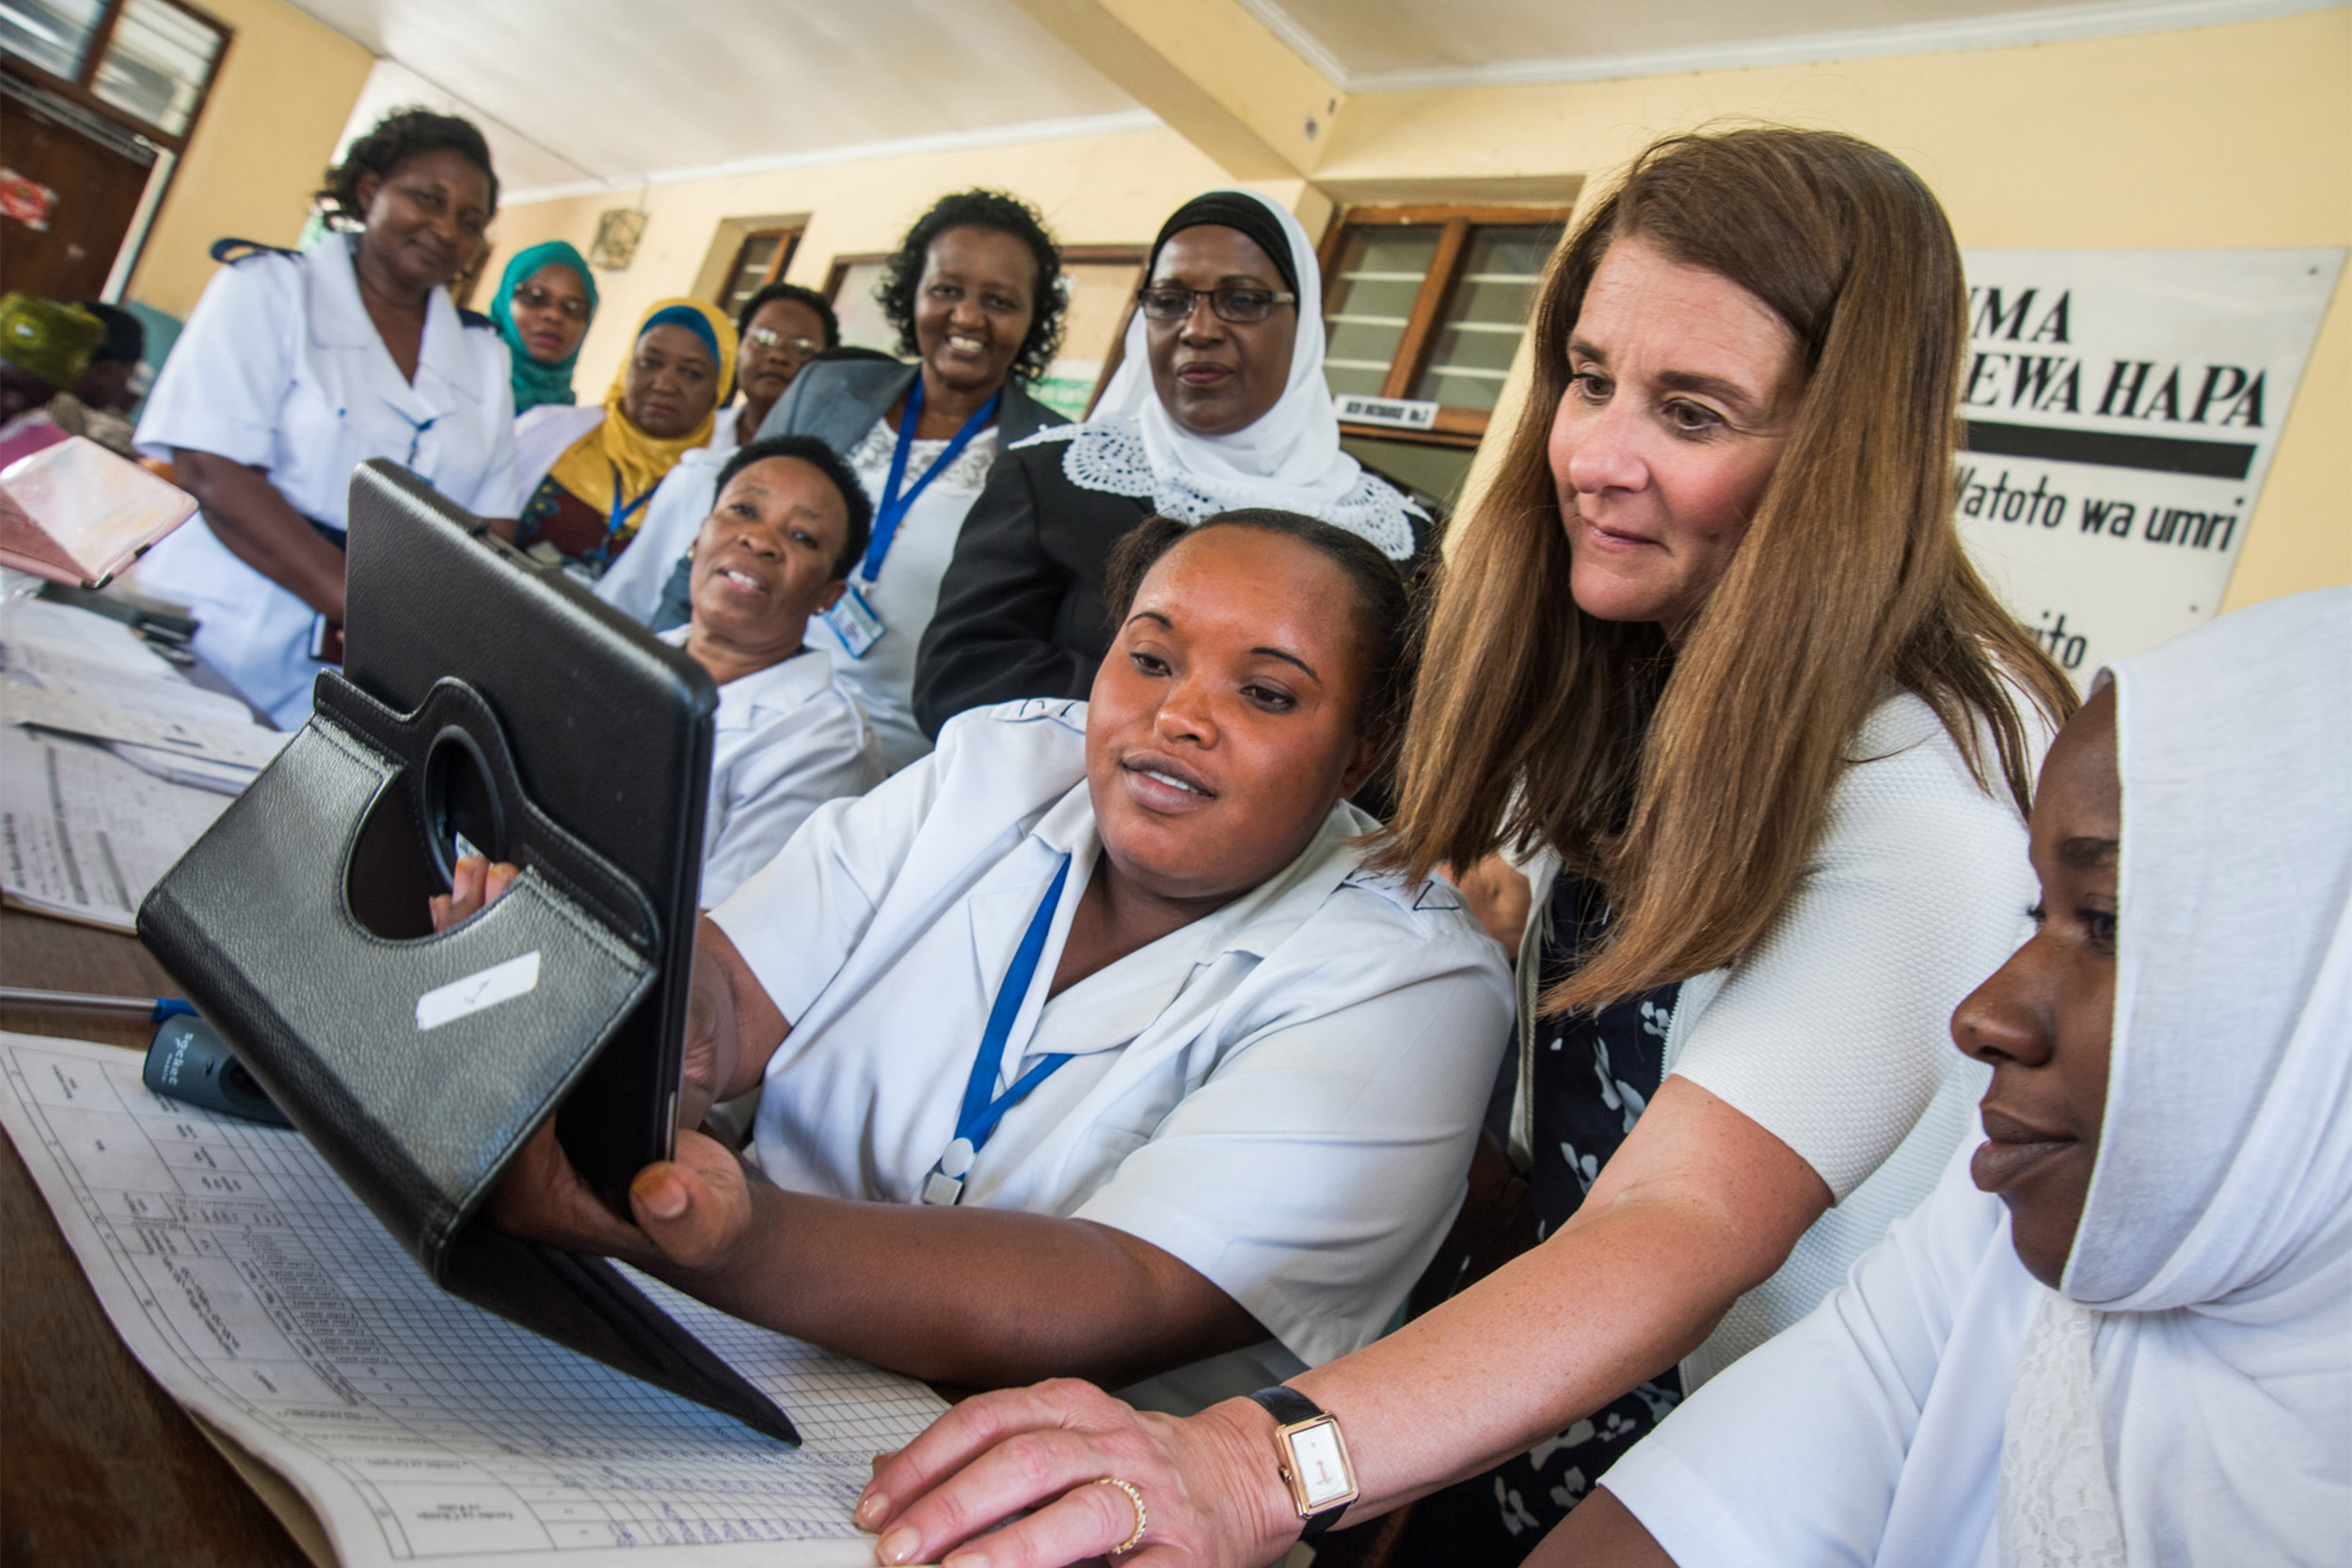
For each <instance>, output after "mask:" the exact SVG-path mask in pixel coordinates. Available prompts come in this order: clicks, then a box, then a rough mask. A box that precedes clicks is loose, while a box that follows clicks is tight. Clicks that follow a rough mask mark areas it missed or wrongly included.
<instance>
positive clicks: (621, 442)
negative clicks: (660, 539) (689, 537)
mask: <svg viewBox="0 0 2352 1568" xmlns="http://www.w3.org/2000/svg"><path fill="white" fill-rule="evenodd" d="M657 326H682V327H685V328H686V329H687V330H688V331H690V332H691V333H693V334H694V335H695V336H696V337H698V338H700V339H701V340H702V341H703V342H704V343H705V344H706V345H707V347H708V348H709V350H710V354H711V357H712V358H713V359H714V360H716V361H717V373H718V377H719V380H718V388H719V391H718V395H719V396H720V397H724V396H725V395H726V389H727V388H729V387H731V386H733V385H734V384H735V324H734V323H733V322H731V321H729V320H727V319H726V317H724V316H723V315H721V314H720V313H719V311H718V309H717V308H716V307H714V306H709V305H705V304H704V303H703V302H702V301H701V300H699V299H664V300H658V301H656V302H655V303H654V305H653V307H652V308H651V309H648V310H646V312H645V313H644V316H643V317H641V318H639V320H638V323H637V330H636V331H635V332H633V333H631V334H630V335H629V340H628V357H625V358H624V359H623V360H622V361H621V368H620V369H619V370H618V371H617V372H614V373H613V376H612V389H611V390H609V391H607V392H606V393H605V394H604V420H603V422H602V423H600V424H598V425H597V426H596V429H594V430H592V431H590V432H589V433H588V434H587V435H585V436H581V437H580V439H579V440H577V441H574V442H573V443H572V444H571V445H570V446H569V447H567V448H565V449H564V455H563V456H561V457H559V458H557V459H556V460H555V467H552V468H550V469H548V478H549V479H552V480H554V481H555V482H556V483H558V484H561V485H562V486H563V487H564V489H566V490H569V491H570V492H571V493H572V494H573V495H575V496H578V497H579V498H580V499H581V500H583V501H585V502H587V503H588V504H589V505H590V506H592V507H595V508H596V510H597V511H598V512H609V511H611V510H612V496H613V488H612V483H613V480H614V479H615V478H616V477H617V478H618V479H619V481H620V498H621V504H622V505H623V506H624V507H628V506H629V505H632V504H634V503H635V502H636V501H638V500H639V499H642V498H644V496H646V495H649V494H651V493H652V490H653V487H654V486H655V485H657V484H659V483H661V478H662V476H663V475H664V474H667V473H668V472H669V471H670V470H671V469H672V468H675V467H677V461H678V459H679V458H681V457H683V456H685V455H686V454H687V453H688V452H690V451H693V450H694V449H695V448H696V447H699V446H702V445H704V444H705V443H706V442H707V441H708V440H709V439H710V427H711V421H712V419H713V417H714V415H715V414H716V412H717V408H718V404H717V401H716V399H715V398H714V399H713V401H712V404H711V408H712V413H710V414H706V415H704V416H703V418H702V422H701V423H700V424H697V425H696V426H695V427H694V428H693V429H691V430H690V431H688V432H687V433H686V434H685V435H683V436H679V437H678V438H677V439H675V440H674V441H663V440H659V439H657V438H655V437H654V436H648V435H646V434H645V433H644V431H642V430H640V429H638V428H637V426H636V425H635V424H634V423H633V422H632V421H631V420H630V419H629V417H628V415H627V414H626V413H624V412H623V411H622V409H621V394H622V393H623V392H625V391H627V390H628V362H629V359H630V358H634V357H635V356H636V353H637V344H638V341H639V340H641V339H643V338H644V335H645V334H646V333H647V332H649V331H651V330H652V329H653V328H655V327H657ZM642 516H643V513H639V514H638V515H637V516H633V517H631V518H629V519H628V523H626V524H624V525H623V526H622V527H621V529H620V530H619V534H618V538H617V539H616V540H615V541H614V543H615V544H616V545H617V544H618V543H619V542H620V541H621V540H626V539H628V538H629V537H630V536H632V535H633V534H634V533H635V532H636V528H635V526H634V525H635V523H636V522H637V521H638V520H639V518H640V517H642Z"/></svg>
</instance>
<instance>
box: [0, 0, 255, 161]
mask: <svg viewBox="0 0 2352 1568" xmlns="http://www.w3.org/2000/svg"><path fill="white" fill-rule="evenodd" d="M129 3H130V0H106V7H105V9H104V10H103V11H101V12H100V13H99V17H98V24H97V25H96V26H95V27H93V28H92V29H91V30H90V38H89V47H88V48H87V50H86V51H84V52H83V55H82V68H81V71H79V72H78V73H77V74H76V75H74V76H72V77H71V78H69V77H64V76H57V75H53V74H51V73H50V72H49V71H43V70H42V69H41V68H40V67H39V66H37V65H35V64H33V63H32V62H31V61H29V60H25V59H22V58H20V57H19V56H17V55H0V71H7V72H8V74H9V75H11V76H14V77H16V78H18V79H19V80H21V81H25V82H30V83H32V84H34V85H35V86H37V87H42V88H45V89H46V90H48V91H50V92H53V93H55V94H56V95H57V96H58V97H60V98H62V99H64V100H66V102H68V103H72V104H73V105H74V106H75V107H76V108H80V109H86V110H87V111H88V112H89V113H91V114H94V115H97V116H99V117H100V118H101V119H106V120H110V121H112V122H113V123H114V124H117V125H119V126H121V127H122V128H123V129H124V130H126V131H129V132H131V133H132V134H133V135H139V136H144V137H145V138H146V139H147V140H149V141H151V142H153V143H154V144H155V145H156V146H157V147H160V148H163V149H165V150H167V151H168V152H170V153H171V154H172V157H173V159H174V164H173V167H172V170H171V172H172V173H174V174H177V173H178V172H179V166H178V162H177V160H178V159H180V158H181V157H183V155H185V153H186V152H187V150H188V144H189V143H190V142H191V141H193V140H194V139H195V138H196V133H197V128H198V127H199V126H200V125H201V124H203V122H204V106H205V105H206V104H207V103H211V102H212V97H213V88H214V87H215V85H216V84H217V83H218V82H219V81H220V73H221V70H222V68H223V67H225V66H227V65H228V63H229V51H230V49H232V48H234V47H235V46H236V41H237V30H236V29H235V28H234V27H231V26H230V25H229V24H227V23H226V22H223V21H222V20H221V19H220V18H218V17H216V16H215V15H213V13H212V12H210V11H208V10H205V9H203V8H200V7H198V6H192V5H189V4H188V0H161V3H162V4H164V5H167V6H169V7H170V8H172V9H174V10H176V11H183V12H185V13H186V14H187V15H189V16H191V17H194V18H195V19H196V20H197V22H198V23H199V24H201V25H203V26H205V27H209V28H211V29H212V30H213V31H214V32H215V33H217V34H219V35H220V53H218V54H217V55H214V56H213V68H212V70H211V71H209V72H208V73H207V74H206V75H205V78H204V82H203V85H202V86H201V87H199V88H198V89H197V93H196V106H195V107H194V108H192V109H190V110H189V111H188V128H187V129H186V130H185V131H183V132H181V133H179V134H178V135H173V134H172V133H171V132H168V131H166V130H165V129H164V128H163V127H161V126H159V125H153V124H150V123H149V122H148V121H146V120H143V119H139V118H138V117H137V116H136V115H134V114H132V113H131V112H130V111H129V110H127V109H123V108H120V107H119V106H118V105H116V104H113V103H107V102H106V101H105V100H104V99H103V98H101V97H99V96H98V94H97V92H96V90H95V89H94V84H95V83H96V82H97V80H98V65H99V62H100V61H101V60H103V59H104V58H105V57H106V47H107V45H109V44H110V43H112V42H113V41H114V36H115V24H116V23H118V22H119V21H120V20H121V19H122V12H123V8H124V7H126V6H127V5H129ZM166 194H168V191H167V192H166Z"/></svg>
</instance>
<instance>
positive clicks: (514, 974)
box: [417, 948, 539, 1031]
mask: <svg viewBox="0 0 2352 1568" xmlns="http://www.w3.org/2000/svg"><path fill="white" fill-rule="evenodd" d="M538 985H539V952H538V949H536V948H533V949H532V951H530V952H528V953H525V954H524V955H523V956H522V957H521V958H509V959H507V960H506V961H505V962H504V963H501V964H492V965H491V966H490V967H489V968H487V969H485V970H482V971H480V972H478V973H476V974H469V975H467V976H466V977H465V978H464V979H462V980H452V981H451V982H450V983H449V984H448V985H446V986H437V987H435V988H434V989H433V990H429V991H426V992H425V993H424V994H423V995H422V996H420V997H418V998H417V1028H418V1029H419V1030H420V1031H422V1030H426V1029H438V1028H439V1027H440V1026H441V1025H442V1024H444V1023H453V1022H456V1021H457V1020H459V1019H461V1018H465V1017H467V1016H469V1014H473V1013H478V1012H480V1011H481V1010H482V1009H483V1008H485V1007H495V1006H498V1005H499V1004H500V1003H501V1002H512V1001H513V1000H514V999H515V998H516V997H517V996H528V995H530V994H531V992H532V991H533V990H537V989H538Z"/></svg>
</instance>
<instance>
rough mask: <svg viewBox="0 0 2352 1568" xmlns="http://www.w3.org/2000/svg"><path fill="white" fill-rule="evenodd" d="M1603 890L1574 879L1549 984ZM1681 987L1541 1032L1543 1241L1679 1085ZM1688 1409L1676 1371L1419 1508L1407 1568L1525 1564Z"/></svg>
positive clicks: (1537, 1184)
mask: <svg viewBox="0 0 2352 1568" xmlns="http://www.w3.org/2000/svg"><path fill="white" fill-rule="evenodd" d="M1608 922H1609V911H1608V906H1607V902H1606V900H1605V899H1603V898H1602V896H1601V894H1600V890H1599V888H1598V887H1597V886H1596V885H1595V884H1594V883H1591V882H1588V881H1584V880H1581V879H1577V878H1574V877H1568V876H1563V877H1562V878H1561V879H1560V880H1559V883H1558V884H1557V885H1556V886H1555V887H1554V889H1553V891H1552V895H1551V936H1550V939H1549V941H1548V942H1546V943H1545V944H1544V952H1543V970H1542V975H1541V983H1542V985H1543V987H1544V988H1545V989H1547V990H1549V988H1550V987H1551V986H1552V985H1554V984H1555V983H1557V982H1558V981H1560V980H1562V979H1564V978H1565V977H1566V976H1567V975H1569V974H1573V973H1574V972H1575V970H1576V967H1577V966H1578V965H1579V964H1580V963H1581V962H1582V961H1583V958H1584V956H1585V955H1587V954H1589V953H1591V952H1592V951H1593V950H1594V948H1595V946H1596V945H1597V943H1598V942H1599V941H1600V940H1601V937H1602V935H1603V934H1604V932H1605V931H1606V930H1607V927H1608ZM1680 990H1681V988H1680V986H1678V985H1671V986H1661V987H1659V988H1658V989H1657V990H1651V991H1645V992H1644V993H1643V994H1642V995H1639V996H1635V997H1629V998H1628V999H1627V1000H1625V1001H1623V1002H1619V1003H1616V1004H1613V1006H1609V1007H1606V1008H1604V1009H1602V1011H1601V1012H1600V1013H1598V1014H1597V1015H1596V1016H1593V1017H1571V1018H1546V1019H1542V1020H1540V1021H1538V1022H1537V1023H1536V1026H1535V1036H1534V1042H1535V1060H1534V1071H1533V1074H1532V1103H1531V1105H1530V1110H1531V1111H1532V1113H1533V1117H1532V1119H1533V1122H1534V1162H1535V1166H1534V1178H1533V1186H1534V1210H1535V1234H1534V1237H1533V1238H1532V1241H1533V1242H1540V1241H1542V1240H1543V1239H1544V1238H1545V1237H1547V1236H1549V1235H1550V1234H1551V1233H1552V1232H1553V1231H1555V1230H1557V1229H1559V1228H1560V1227H1561V1226H1563V1225H1565V1224H1566V1223H1567V1220H1568V1218H1569V1216H1570V1215H1572V1214H1574V1213H1575V1212H1577V1210H1578V1209H1579V1208H1580V1207H1581V1206H1582V1204H1583V1202H1584V1196H1585V1194H1587V1193H1588V1192H1590V1191H1591V1190H1592V1185H1593V1180H1594V1179H1595V1178H1596V1177H1597V1175H1598V1174H1599V1172H1600V1168H1601V1167H1602V1166H1603V1165H1605V1164H1608V1163H1609V1160H1610V1156H1612V1155H1613V1154H1615V1153H1616V1151H1617V1148H1618V1146H1619V1145H1620V1144H1622V1143H1624V1142H1625V1139H1626V1134H1628V1133H1629V1132H1632V1131H1633V1123H1634V1122H1635V1120H1636V1119H1638V1118H1639V1117H1640V1116H1641V1114H1642V1112H1643V1111H1644V1110H1645V1109H1646V1108H1647V1107H1648V1105H1649V1101H1650V1099H1651V1097H1652V1096H1654V1095H1655V1094H1657V1092H1658V1086H1659V1085H1660V1083H1661V1082H1662V1081H1663V1079H1664V1077H1665V1058H1666V1030H1667V1026H1668V1025H1669V1024H1670V1023H1671V1022H1673V1019H1674V1009H1675V1000H1676V997H1677V993H1678V992H1679V991H1680ZM1681 1399H1682V1374H1681V1372H1680V1370H1678V1369H1676V1368H1668V1369H1667V1370H1665V1371H1664V1372H1663V1373H1661V1375H1659V1376H1658V1377H1656V1378H1653V1379H1651V1380H1650V1381H1649V1382H1647V1383H1645V1384H1643V1385H1642V1386H1640V1387H1638V1388H1636V1389H1634V1390H1633V1391H1632V1392H1631V1393H1629V1394H1627V1395H1626V1396H1625V1397H1624V1398H1622V1399H1619V1400H1615V1401H1613V1402H1610V1403H1609V1404H1606V1405H1603V1406H1602V1407H1601V1408H1600V1409H1598V1410H1597V1411H1595V1412H1593V1414H1592V1415H1590V1416H1588V1417H1585V1418H1581V1419H1580V1420H1577V1421H1574V1422H1571V1423H1570V1424H1569V1426H1568V1428H1567V1430H1565V1432H1561V1433H1556V1434H1554V1435H1553V1436H1550V1437H1547V1438H1545V1439H1544V1440H1543V1441H1542V1442H1540V1443H1538V1444H1536V1445H1535V1446H1534V1448H1533V1449H1529V1450H1528V1451H1527V1452H1526V1453H1524V1454H1520V1455H1518V1457H1516V1458H1513V1459H1508V1460H1505V1461H1504V1462H1503V1463H1502V1464H1501V1465H1497V1466H1495V1468H1493V1469H1491V1470H1489V1471H1487V1472H1486V1474H1485V1475H1483V1476H1476V1477H1473V1478H1471V1479H1470V1480H1469V1481H1460V1482H1457V1483H1456V1484H1454V1485H1453V1486H1450V1487H1447V1488H1446V1489H1445V1490H1443V1491H1441V1492H1437V1493H1433V1494H1432V1495H1431V1496H1429V1497H1424V1498H1422V1500H1421V1501H1420V1502H1419V1503H1418V1504H1416V1505H1415V1506H1414V1509H1413V1514H1412V1518H1411V1519H1410V1520H1409V1521H1408V1522H1407V1524H1406V1527H1405V1530H1404V1534H1403V1536H1402V1538H1401V1540H1400V1541H1399V1543H1398V1546H1397V1550H1396V1553H1395V1555H1394V1556H1392V1557H1391V1559H1390V1561H1391V1564H1393V1565H1396V1568H1406V1565H1411V1568H1423V1565H1427V1568H1438V1565H1440V1564H1443V1565H1449V1568H1451V1565H1456V1564H1458V1565H1464V1568H1485V1565H1490V1564H1491V1565H1502V1564H1511V1563H1517V1562H1518V1561H1520V1560H1522V1559H1524V1558H1525V1557H1526V1556H1527V1554H1528V1553H1529V1552H1531V1551H1533V1550H1534V1548H1535V1543H1536V1542H1538V1541H1540V1540H1542V1539H1543V1537H1544V1535H1545V1533H1546V1532H1547V1531H1549V1529H1550V1528H1551V1527H1552V1526H1554V1525H1556V1524H1558V1523H1559V1522H1560V1521H1561V1520H1562V1519H1564V1518H1565V1517H1566V1516H1567V1513H1568V1510H1569V1509H1571V1508H1574V1507H1575V1506H1576V1505H1577V1504H1578V1503H1580V1502H1581V1501H1582V1500H1583V1499H1584V1496H1585V1494H1586V1493H1588V1492H1590V1491H1591V1490H1592V1489H1593V1484H1594V1482H1595V1481H1598V1480H1599V1479H1600V1474H1601V1472H1602V1471H1604V1470H1606V1469H1607V1468H1608V1467H1609V1466H1610V1465H1612V1464H1613V1463H1615V1461H1616V1459H1617V1456H1618V1455H1619V1454H1622V1453H1623V1452H1625V1450H1626V1449H1628V1448H1629V1447H1630V1446H1631V1445H1632V1444H1633V1443H1634V1442H1635V1441H1636V1440H1638V1439H1639V1438H1641V1437H1642V1436H1644V1435H1645V1433H1648V1432H1649V1430H1650V1429H1651V1428H1652V1427H1655V1426H1656V1425H1657V1424H1658V1423H1659V1421H1660V1420H1661V1418H1664V1416H1665V1414H1666V1413H1667V1412H1668V1411H1670V1410H1672V1409H1673V1408H1674V1407H1675V1406H1676V1404H1677V1403H1678V1402H1680V1401H1681Z"/></svg>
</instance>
